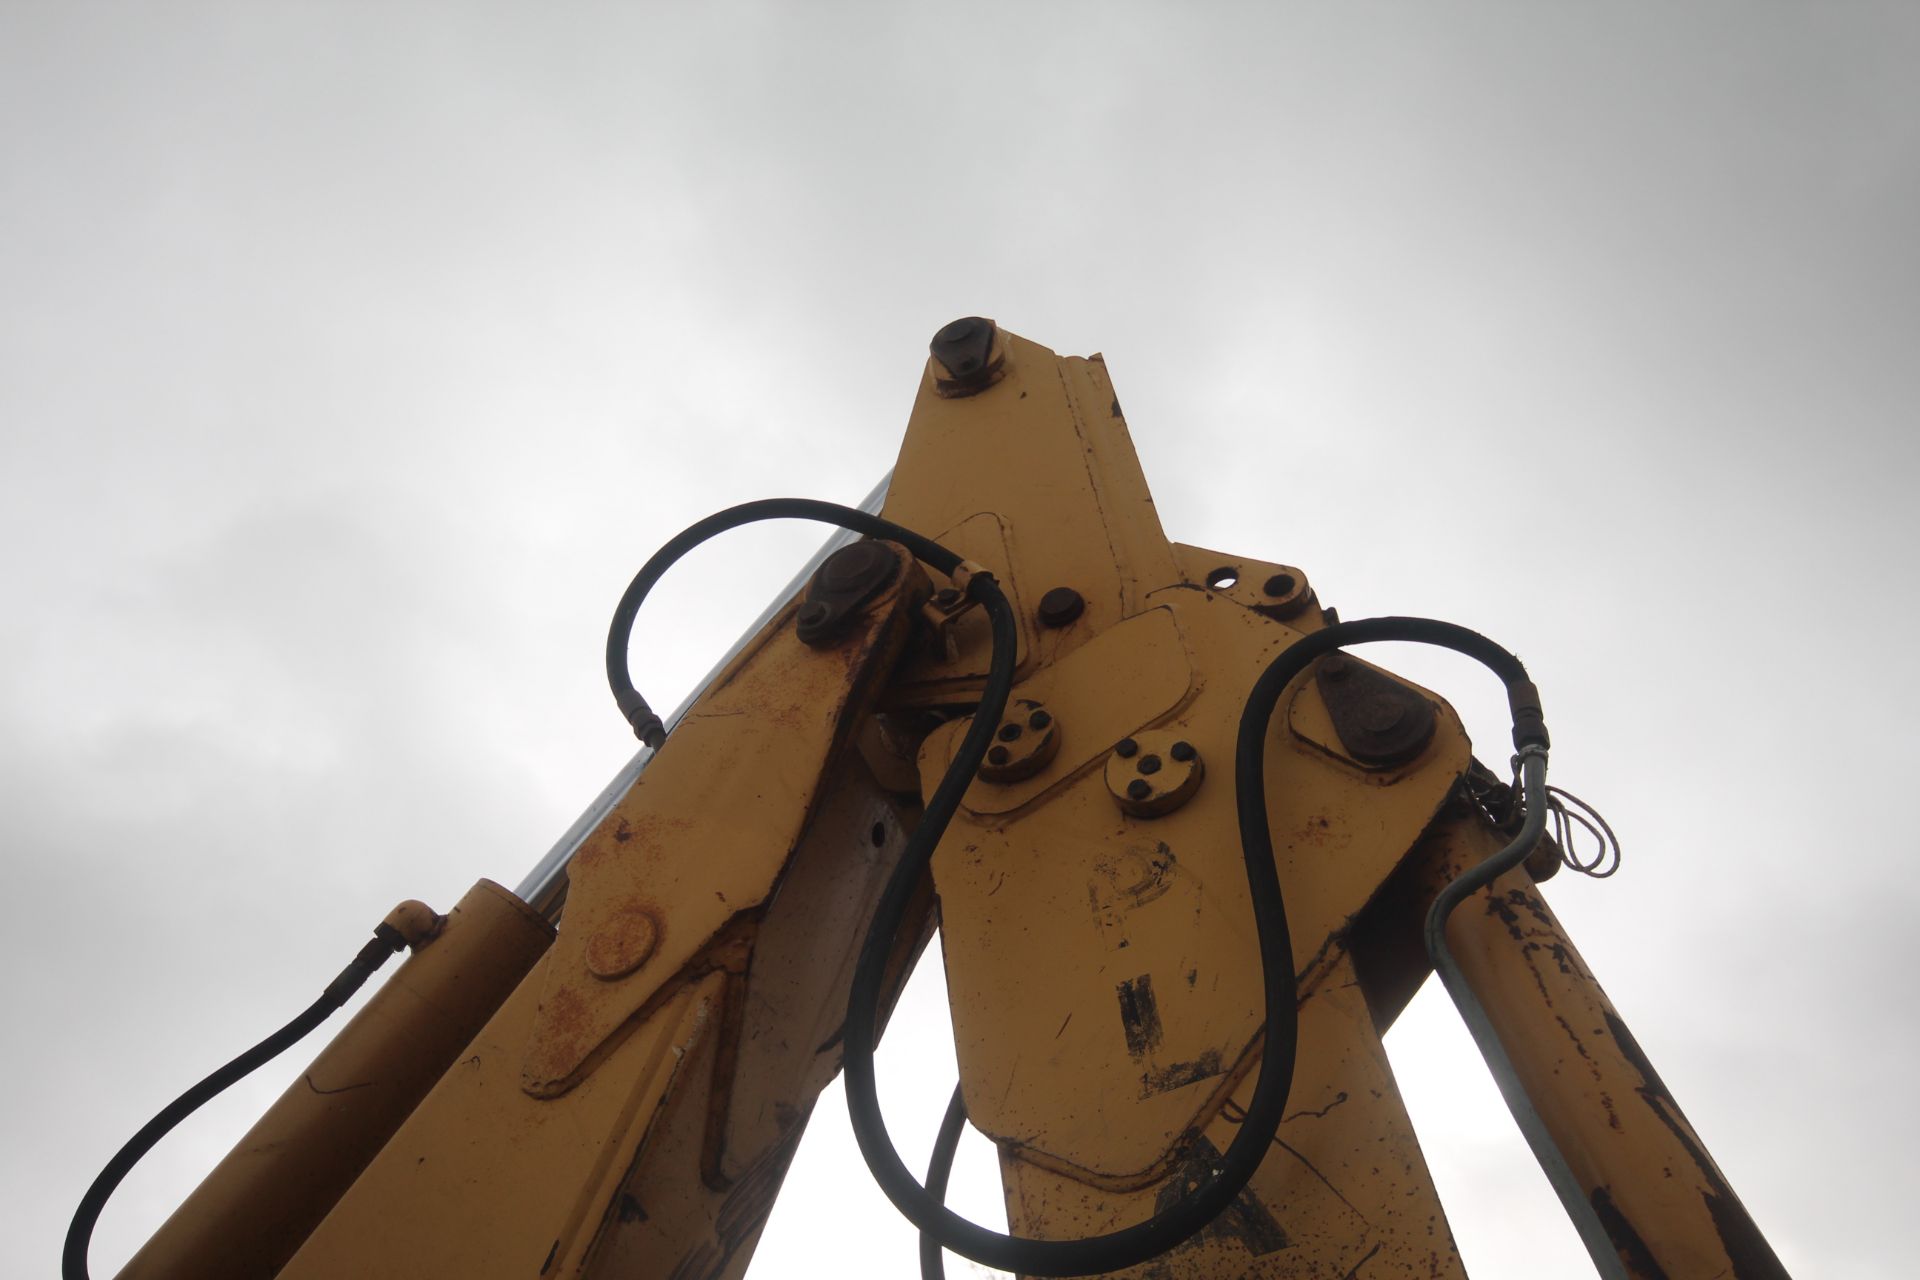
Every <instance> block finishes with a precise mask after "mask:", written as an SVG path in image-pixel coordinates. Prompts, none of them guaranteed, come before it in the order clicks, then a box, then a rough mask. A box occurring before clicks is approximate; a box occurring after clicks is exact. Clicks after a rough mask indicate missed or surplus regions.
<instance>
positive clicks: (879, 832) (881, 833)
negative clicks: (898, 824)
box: [868, 822, 887, 849]
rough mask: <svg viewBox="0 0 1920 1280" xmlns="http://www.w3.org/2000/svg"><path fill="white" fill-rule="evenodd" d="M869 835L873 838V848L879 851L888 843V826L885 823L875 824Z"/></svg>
mask: <svg viewBox="0 0 1920 1280" xmlns="http://www.w3.org/2000/svg"><path fill="white" fill-rule="evenodd" d="M868 834H869V835H871V836H872V837H873V847H874V848H876V849H878V848H879V847H880V846H881V845H883V844H885V843H886V842H887V824H886V823H884V822H876V823H874V824H873V830H872V831H871V832H869V833H868Z"/></svg>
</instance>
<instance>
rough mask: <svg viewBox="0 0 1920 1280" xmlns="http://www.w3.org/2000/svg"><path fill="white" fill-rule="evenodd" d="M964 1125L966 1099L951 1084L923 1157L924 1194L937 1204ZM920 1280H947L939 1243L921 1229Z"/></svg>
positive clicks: (944, 1199) (942, 1199)
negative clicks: (930, 1149) (929, 1151)
mask: <svg viewBox="0 0 1920 1280" xmlns="http://www.w3.org/2000/svg"><path fill="white" fill-rule="evenodd" d="M966 1128H967V1100H966V1098H965V1097H964V1096H963V1095H962V1094H961V1092H960V1086H959V1085H955V1086H953V1097H952V1098H951V1099H950V1100H949V1101H948V1102H947V1114H946V1115H944V1116H942V1117H941V1118H940V1132H939V1133H937V1134H935V1135H934V1139H933V1155H931V1156H930V1157H928V1159H927V1194H928V1195H930V1196H932V1197H933V1198H934V1199H935V1200H938V1201H939V1202H940V1203H941V1204H945V1203H946V1202H947V1180H948V1179H949V1178H951V1177H952V1176H953V1158H954V1156H955V1155H957V1154H958V1153H959V1151H960V1135H961V1134H962V1133H964V1132H966ZM920 1280H947V1263H946V1258H945V1257H944V1256H943V1252H942V1250H941V1248H940V1242H939V1241H938V1240H935V1239H934V1238H933V1237H932V1236H930V1235H928V1234H927V1233H926V1232H924V1231H922V1232H921V1233H920Z"/></svg>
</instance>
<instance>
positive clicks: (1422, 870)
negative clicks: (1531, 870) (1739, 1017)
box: [1402, 812, 1787, 1280]
mask: <svg viewBox="0 0 1920 1280" xmlns="http://www.w3.org/2000/svg"><path fill="white" fill-rule="evenodd" d="M1503 842H1504V837H1503V836H1501V835H1500V834H1499V833H1498V832H1496V831H1494V830H1493V829H1492V828H1491V826H1490V825H1488V824H1487V823H1486V821H1485V820H1484V818H1482V817H1480V816H1479V815H1477V814H1473V813H1464V812H1463V813H1460V814H1457V815H1453V816H1450V817H1449V819H1448V820H1446V821H1444V822H1442V823H1441V824H1439V825H1437V826H1436V827H1435V829H1434V830H1433V831H1432V833H1430V835H1429V836H1428V838H1427V839H1426V840H1425V841H1424V842H1423V844H1422V846H1421V848H1420V849H1419V850H1418V851H1417V852H1416V858H1415V860H1413V861H1412V862H1411V863H1410V868H1411V874H1410V875H1409V876H1408V877H1407V878H1406V883H1405V885H1404V886H1402V890H1403V892H1404V893H1405V894H1406V895H1407V896H1408V897H1409V898H1410V899H1413V900H1416V901H1417V900H1418V899H1420V898H1422V897H1423V896H1424V898H1425V899H1426V900H1429V901H1430V900H1431V897H1432V895H1433V894H1434V893H1436V892H1438V890H1439V887H1440V886H1441V885H1442V884H1444V883H1445V882H1446V881H1447V880H1450V879H1452V878H1453V877H1454V876H1455V875H1457V874H1458V873H1459V872H1460V871H1462V870H1464V869H1466V868H1467V867H1470V866H1474V865H1477V864H1478V863H1479V862H1480V861H1481V860H1483V859H1484V858H1485V857H1486V856H1487V855H1488V854H1490V853H1492V852H1493V851H1494V850H1495V849H1497V848H1499V847H1500V845H1501V844H1502V843H1503ZM1421 909H1422V911H1424V907H1422V908H1421ZM1447 937H1448V941H1449V944H1450V945H1451V947H1452V949H1453V952H1454V955H1455V958H1456V960H1457V961H1458V963H1459V965H1460V968H1461V970H1462V971H1463V973H1464V974H1465V976H1466V978H1467V980H1468V982H1469V983H1470V984H1471V985H1472V987H1473V990H1474V992H1475V994H1476V995H1477V996H1478V997H1479V999H1480V1002H1481V1004H1482V1005H1483V1006H1484V1008H1485V1010H1486V1012H1487V1015H1488V1017H1489V1018H1490V1019H1491V1021H1492V1022H1493V1025H1494V1029H1495V1031H1496V1032H1497V1034H1498V1035H1499V1039H1500V1043H1501V1046H1502V1047H1503V1048H1504V1049H1505V1051H1506V1054H1507V1056H1508V1057H1509V1058H1510V1059H1511V1061H1512V1063H1513V1066H1514V1068H1515V1071H1516V1073H1517V1074H1518V1077H1519V1080H1520V1083H1521V1084H1522V1085H1523V1086H1524V1087H1525V1089H1526V1092H1527V1095H1528V1097H1529V1098H1530V1099H1531V1100H1532V1102H1533V1105H1534V1107H1535V1109H1536V1110H1537V1111H1538V1112H1539V1114H1540V1117H1541V1119H1542V1120H1543V1121H1544V1122H1545V1125H1546V1127H1547V1129H1548V1131H1549V1132H1550V1133H1551V1135H1552V1137H1553V1140H1554V1143H1555V1145H1556V1146H1557V1147H1558V1148H1559V1150H1560V1152H1561V1154H1562V1156H1563V1158H1564V1159H1565V1160H1566V1162H1567V1164H1568V1166H1569V1168H1570V1169H1571V1171H1572V1173H1573V1175H1574V1177H1575V1178H1576V1179H1577V1180H1578V1181H1579V1184H1580V1186H1581V1187H1582V1188H1583V1189H1584V1191H1585V1192H1586V1194H1587V1196H1588V1197H1589V1200H1590V1202H1591V1203H1592V1205H1593V1207H1594V1209H1595V1210H1596V1211H1597V1213H1598V1214H1599V1217H1600V1220H1601V1223H1602V1225H1603V1227H1604V1228H1605V1229H1606V1231H1607V1234H1608V1237H1609V1238H1610V1239H1611V1240H1612V1242H1613V1244H1614V1246H1615V1248H1616V1249H1617V1250H1618V1252H1619V1255H1620V1259H1621V1262H1622V1263H1623V1265H1624V1266H1625V1268H1626V1271H1627V1274H1628V1275H1631V1276H1633V1277H1635V1280H1668V1278H1670V1280H1679V1278H1680V1277H1685V1276H1725V1277H1732V1278H1735V1280H1784V1277H1785V1276H1786V1274H1787V1273H1786V1271H1785V1269H1784V1268H1783V1267H1782V1266H1781V1264H1780V1262H1779V1260H1778V1258H1777V1257H1775V1255H1774V1253H1773V1251H1772V1249H1771V1247H1770V1246H1769V1245H1768V1244H1767V1242H1766V1239H1765V1237H1764V1236H1763V1235H1762V1234H1761V1232H1760V1230H1759V1228H1758V1227H1757V1226H1755V1224H1754V1222H1753V1220H1752V1218H1751V1217H1749V1216H1748V1214H1747V1212H1746V1209H1745V1208H1744V1206H1742V1205H1741V1203H1740V1199H1739V1197H1738V1196H1737V1195H1736V1194H1735V1193H1734V1191H1733V1189H1732V1188H1731V1187H1730V1186H1729V1185H1728V1184H1727V1180H1726V1178H1725V1176H1724V1175H1723V1174H1722V1173H1721V1172H1720V1169H1719V1167H1718V1166H1717V1165H1715V1164H1714V1162H1713V1159H1712V1157H1711V1156H1709V1155H1708V1154H1707V1151H1706V1148H1705V1146H1704V1145H1703V1144H1702V1143H1701V1141H1700V1138H1699V1135H1698V1134H1697V1133H1695V1132H1694V1130H1693V1127H1692V1125H1691V1124H1690V1123H1689V1122H1688V1121H1687V1118H1686V1116H1685V1115H1684V1114H1683V1113H1682V1112H1681V1110H1680V1106H1679V1104H1678V1103H1677V1102H1675V1101H1674V1099H1673V1096H1672V1094H1671V1093H1670V1092H1668V1090H1667V1088H1666V1086H1665V1084H1663V1083H1662V1082H1661V1080H1660V1077H1659V1075H1658V1073H1657V1072H1656V1071H1655V1070H1654V1068H1653V1066H1652V1064H1651V1063H1650V1062H1649V1061H1648V1060H1647V1057H1646V1055H1645V1054H1644V1053H1643V1052H1642V1051H1641V1049H1640V1046H1639V1045H1638V1043H1636V1042H1635V1040H1634V1038H1633V1035H1632V1033H1631V1032H1630V1031H1629V1030H1628V1029H1627V1025H1626V1022H1625V1020H1624V1019H1622V1018H1621V1016H1620V1014H1619V1012H1618V1011H1617V1010H1616V1009H1615V1008H1614V1007H1613V1005H1612V1003H1611V1002H1610V1001H1609V1000H1608V999H1607V996H1606V993H1605V992H1604V991H1603V990H1602V989H1601V987H1600V984H1599V982H1598V981H1597V980H1596V979H1595V978H1594V975H1593V973H1592V971H1591V970H1590V969H1588V968H1587V965H1586V962H1585V961H1584V960H1582V959H1581V957H1580V953H1579V951H1578V950H1577V949H1576V948H1575V947H1574V945H1573V942H1572V940H1571V939H1570V938H1568V936H1567V934H1566V931H1565V929H1564V928H1563V927H1562V926H1561V924H1560V922H1559V920H1558V919H1557V918H1556V917H1555V916H1554V914H1553V911H1552V909H1551V908H1550V907H1549V906H1548V905H1547V902H1546V899H1545V897H1543V896H1542V894H1541V892H1540V889H1539V887H1538V886H1537V885H1536V884H1534V882H1533V881H1532V879H1531V878H1530V877H1528V876H1527V875H1526V874H1525V873H1524V871H1519V870H1516V871H1512V872H1509V873H1508V874H1506V875H1505V876H1502V877H1501V878H1500V879H1498V880H1496V881H1495V882H1494V884H1493V886H1492V887H1491V888H1490V889H1489V890H1488V891H1487V892H1485V893H1482V894H1480V895H1478V896H1476V897H1475V898H1471V899H1469V900H1467V901H1466V902H1465V903H1463V904H1462V905H1461V906H1460V907H1459V909H1457V910H1456V911H1455V912H1454V913H1453V915H1452V917H1451V918H1450V920H1449V922H1448V925H1447Z"/></svg>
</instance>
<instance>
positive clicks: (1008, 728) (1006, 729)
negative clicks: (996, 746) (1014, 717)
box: [1000, 724, 1020, 742]
mask: <svg viewBox="0 0 1920 1280" xmlns="http://www.w3.org/2000/svg"><path fill="white" fill-rule="evenodd" d="M1019 737H1020V726H1019V725H1017V724H1003V725H1001V726H1000V741H1002V742H1014V741H1016V740H1018V739H1019Z"/></svg>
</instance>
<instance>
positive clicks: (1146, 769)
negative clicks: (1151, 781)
mask: <svg viewBox="0 0 1920 1280" xmlns="http://www.w3.org/2000/svg"><path fill="white" fill-rule="evenodd" d="M1133 767H1134V768H1136V769H1138V770H1139V771H1140V772H1142V773H1158V772H1160V757H1159V756H1156V755H1144V756H1141V757H1140V759H1139V760H1138V761H1137V762H1135V764H1134V766H1133Z"/></svg>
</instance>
